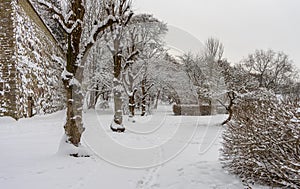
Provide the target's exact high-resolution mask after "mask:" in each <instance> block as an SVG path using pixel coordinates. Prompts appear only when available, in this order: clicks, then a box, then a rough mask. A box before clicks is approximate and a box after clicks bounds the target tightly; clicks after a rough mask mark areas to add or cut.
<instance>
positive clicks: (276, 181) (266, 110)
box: [221, 91, 300, 188]
mask: <svg viewBox="0 0 300 189" xmlns="http://www.w3.org/2000/svg"><path fill="white" fill-rule="evenodd" d="M237 102H238V103H237V104H236V105H235V107H234V109H233V111H234V115H233V119H232V121H231V122H229V124H228V125H227V129H226V131H225V132H224V134H223V148H222V158H221V160H222V163H223V165H224V168H225V169H227V170H228V171H229V172H231V173H233V174H236V175H238V176H239V177H241V178H242V180H243V181H244V182H245V183H251V184H252V183H258V184H265V185H269V186H273V187H286V188H300V121H299V117H297V116H299V115H298V114H297V103H293V102H291V101H289V102H288V101H286V102H279V101H278V100H277V99H276V97H275V95H272V94H270V93H266V92H262V91H259V92H254V93H251V94H249V95H246V96H244V97H242V98H240V99H239V100H238V101H237Z"/></svg>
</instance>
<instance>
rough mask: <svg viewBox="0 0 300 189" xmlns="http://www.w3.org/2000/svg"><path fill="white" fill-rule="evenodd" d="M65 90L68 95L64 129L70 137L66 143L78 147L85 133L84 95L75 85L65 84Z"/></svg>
mask: <svg viewBox="0 0 300 189" xmlns="http://www.w3.org/2000/svg"><path fill="white" fill-rule="evenodd" d="M68 83H69V82H68ZM65 89H66V95H67V120H66V124H65V126H64V128H65V133H66V135H67V137H68V141H66V142H67V143H71V144H73V145H74V146H77V147H78V146H79V145H80V140H81V135H82V133H83V132H84V127H83V123H82V106H83V95H82V93H81V92H80V89H79V88H77V87H76V86H74V85H73V86H69V85H66V84H65ZM74 155H75V154H74Z"/></svg>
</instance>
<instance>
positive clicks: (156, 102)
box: [153, 90, 160, 109]
mask: <svg viewBox="0 0 300 189" xmlns="http://www.w3.org/2000/svg"><path fill="white" fill-rule="evenodd" d="M159 95H160V90H158V92H157V95H156V100H155V104H154V107H153V108H154V109H157V106H158V100H159Z"/></svg>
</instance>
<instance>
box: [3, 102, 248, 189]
mask: <svg viewBox="0 0 300 189" xmlns="http://www.w3.org/2000/svg"><path fill="white" fill-rule="evenodd" d="M64 114H65V113H64V112H58V113H55V114H52V115H48V116H36V117H34V118H32V119H22V120H20V121H18V122H16V121H14V120H12V119H10V118H0V149H1V156H0V188H1V189H2V188H3V189H17V188H22V189H33V188H43V189H55V188H61V189H65V188H72V189H73V188H80V189H83V188H86V189H93V188H116V189H119V188H122V189H133V188H143V189H147V188H166V189H181V188H188V189H192V188H195V189H199V188H230V189H234V188H243V185H242V183H241V182H240V180H239V179H237V178H235V177H234V176H231V175H228V174H226V173H225V171H224V170H223V169H222V168H221V164H220V162H219V160H218V158H219V149H220V148H221V143H220V140H221V139H220V137H221V133H222V130H223V128H222V127H221V126H219V125H218V123H220V122H221V121H222V120H223V119H224V116H222V115H218V116H213V117H210V116H205V117H185V116H173V115H172V113H171V111H170V107H165V106H163V107H160V109H159V110H158V111H157V112H155V113H154V115H152V116H147V117H145V118H141V117H138V116H137V117H136V122H135V123H132V122H129V121H128V118H127V117H124V124H125V126H126V128H127V130H126V132H125V133H112V132H111V131H110V129H109V124H110V122H111V120H112V117H113V116H112V111H110V110H108V111H100V110H99V111H88V112H86V113H85V114H84V117H85V118H84V120H85V127H86V131H85V133H84V136H83V144H84V145H85V146H87V147H88V149H90V151H91V152H90V153H91V154H92V156H91V157H89V158H74V157H66V156H63V155H59V154H57V149H58V146H59V143H60V140H61V138H62V135H63V128H62V125H63V123H64V117H65V115H64Z"/></svg>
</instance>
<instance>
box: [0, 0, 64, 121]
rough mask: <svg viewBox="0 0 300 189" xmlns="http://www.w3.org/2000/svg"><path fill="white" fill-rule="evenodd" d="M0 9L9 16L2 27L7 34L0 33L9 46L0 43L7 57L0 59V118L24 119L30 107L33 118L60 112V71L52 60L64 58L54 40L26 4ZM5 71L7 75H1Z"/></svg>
mask: <svg viewBox="0 0 300 189" xmlns="http://www.w3.org/2000/svg"><path fill="white" fill-rule="evenodd" d="M0 6H2V7H3V6H4V7H6V9H7V10H9V11H10V12H11V14H10V16H7V17H8V18H7V19H8V20H9V23H7V24H6V25H10V26H12V28H10V30H9V31H8V29H6V30H3V31H2V29H1V33H4V35H8V33H9V34H10V35H11V36H9V37H7V38H8V39H9V40H10V41H11V42H10V43H9V45H5V43H4V45H2V43H1V48H5V46H7V48H8V52H9V54H8V56H7V55H5V60H2V59H1V64H2V67H1V70H2V76H1V77H0V79H1V78H2V80H4V82H3V83H4V88H5V86H7V88H5V90H4V95H2V97H0V102H1V109H0V116H1V115H2V116H3V115H4V116H11V117H14V118H15V119H19V118H21V117H28V116H30V115H31V111H30V110H31V106H32V110H33V111H32V113H33V114H44V113H52V112H55V111H57V110H61V109H63V108H64V104H65V103H64V99H65V98H64V94H63V91H64V90H63V84H62V81H61V72H62V67H61V64H60V62H58V61H57V58H56V57H61V58H62V57H64V56H63V53H62V51H61V49H60V48H59V46H58V45H57V42H56V40H55V39H54V37H53V36H52V35H51V33H50V32H49V30H48V29H47V27H46V26H45V24H44V23H43V21H42V20H41V19H40V17H39V16H38V14H37V13H36V12H35V10H34V9H33V7H32V6H31V4H30V2H29V1H28V0H19V1H11V0H10V1H6V0H5V1H1V2H0ZM2 16H4V15H1V21H2V20H3V19H2V18H3V17H2ZM1 26H2V25H1ZM4 27H5V28H6V26H5V25H4ZM7 43H8V42H7ZM1 57H2V56H1ZM6 70H7V72H8V73H10V74H6V75H4V73H6ZM0 89H1V87H0ZM9 95H10V96H11V97H10V98H14V100H11V99H10V98H9V97H8V96H9ZM1 99H2V100H1Z"/></svg>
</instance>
